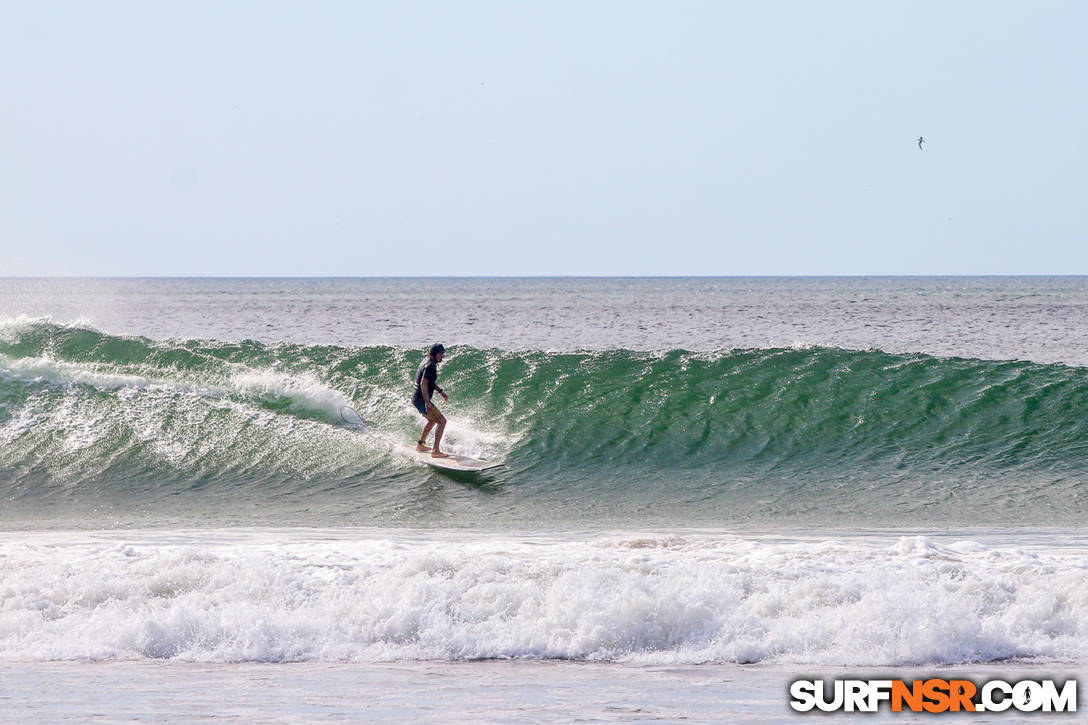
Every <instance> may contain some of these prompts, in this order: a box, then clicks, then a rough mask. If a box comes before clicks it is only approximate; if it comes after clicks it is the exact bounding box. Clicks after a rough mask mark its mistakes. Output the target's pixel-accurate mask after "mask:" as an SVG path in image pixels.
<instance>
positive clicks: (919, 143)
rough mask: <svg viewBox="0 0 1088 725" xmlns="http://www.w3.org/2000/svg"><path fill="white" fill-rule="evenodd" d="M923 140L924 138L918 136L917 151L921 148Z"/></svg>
mask: <svg viewBox="0 0 1088 725" xmlns="http://www.w3.org/2000/svg"><path fill="white" fill-rule="evenodd" d="M925 142H926V140H925V139H924V138H922V137H921V136H919V137H918V150H919V151H921V150H922V144H924V143H925Z"/></svg>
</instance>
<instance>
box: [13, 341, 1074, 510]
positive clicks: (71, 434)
mask: <svg viewBox="0 0 1088 725" xmlns="http://www.w3.org/2000/svg"><path fill="white" fill-rule="evenodd" d="M421 355H422V353H421V352H420V351H417V350H409V349H403V348H393V347H367V348H342V347H334V346H306V345H298V344H287V343H281V344H274V345H265V344H260V343H256V342H249V341H243V342H236V343H219V342H213V341H201V340H188V341H165V342H154V341H151V340H147V339H143V338H127V337H117V336H111V335H107V334H104V333H101V332H98V331H95V330H92V329H85V328H79V327H68V326H60V325H54V324H51V323H48V322H40V321H38V322H27V323H24V324H19V325H12V326H9V327H7V328H5V329H4V330H3V331H2V333H0V495H3V497H4V499H5V500H7V501H8V502H9V504H10V505H12V506H21V507H22V508H23V509H25V510H42V508H43V507H47V506H60V507H62V508H63V507H64V506H67V507H74V506H77V505H84V506H102V507H103V510H104V511H106V512H107V513H106V514H104V515H114V514H115V513H116V511H118V510H119V509H123V510H125V511H132V510H146V511H147V512H148V515H149V516H156V515H158V512H161V511H166V510H169V511H171V512H173V513H172V514H171V515H179V516H180V515H184V514H180V513H178V512H179V511H190V512H192V511H200V512H201V514H200V515H201V516H204V515H208V514H209V513H212V514H214V515H216V516H219V517H220V519H222V517H223V516H227V517H228V518H229V517H235V518H237V519H238V520H250V518H252V517H254V516H256V517H258V519H259V516H258V513H259V512H260V511H266V510H267V511H272V510H275V511H278V512H280V513H281V514H282V513H283V512H284V511H290V512H294V514H293V515H296V517H303V518H305V517H306V516H311V515H312V517H313V520H325V519H326V518H328V519H335V520H336V521H339V522H342V521H349V522H359V523H375V522H377V523H402V522H408V523H413V524H419V523H424V524H426V523H433V522H438V521H442V522H449V521H451V520H452V521H464V522H469V523H471V522H477V521H483V522H506V523H511V524H518V523H522V524H532V523H534V522H539V521H541V520H548V521H549V522H551V523H552V524H554V523H555V522H556V521H559V522H562V521H571V522H586V521H592V522H597V523H600V522H612V523H617V522H625V521H631V520H638V521H641V522H644V523H645V522H653V521H661V522H662V523H665V522H668V523H671V524H676V523H678V522H679V523H690V524H692V525H704V524H738V523H744V524H750V525H761V524H762V523H768V524H769V523H776V524H782V523H791V522H793V523H797V524H803V525H813V524H816V525H821V524H828V525H831V524H835V525H838V524H843V523H846V524H850V525H859V526H864V525H870V524H872V525H885V524H895V525H913V524H922V523H932V522H943V523H948V522H958V523H962V524H971V523H979V524H982V523H1009V524H1015V523H1029V522H1030V523H1054V524H1057V525H1064V524H1075V523H1083V521H1084V518H1085V510H1086V508H1088V506H1086V504H1085V492H1086V491H1088V488H1086V485H1085V479H1086V474H1085V471H1086V464H1088V423H1086V422H1085V419H1084V416H1083V414H1082V413H1081V411H1082V410H1084V409H1085V403H1088V371H1086V370H1085V369H1082V368H1071V367H1065V366H1060V365H1040V364H1033V363H1027V362H1003V361H982V360H965V359H939V358H933V357H928V356H922V355H891V354H886V353H883V352H879V351H851V350H841V349H828V348H809V349H773V350H734V351H728V352H719V353H714V354H707V353H689V352H684V351H671V352H667V353H657V354H653V353H635V352H630V351H623V350H617V351H610V352H604V353H562V354H560V353H547V352H532V353H510V352H503V351H498V350H479V349H472V348H464V347H460V348H458V347H453V348H451V350H450V352H449V353H448V357H447V359H446V360H445V361H444V362H443V364H442V365H441V368H440V377H439V380H440V384H441V385H442V386H443V387H444V388H445V389H446V390H447V391H448V392H449V393H450V395H451V402H450V404H449V405H443V406H442V407H443V409H444V411H445V412H446V414H447V417H448V418H449V419H450V425H449V430H448V434H447V436H448V446H447V447H449V448H451V449H452V450H455V451H458V452H465V453H468V454H470V455H476V456H478V457H483V458H491V459H501V460H503V461H505V462H506V464H507V468H505V469H501V471H500V473H498V474H496V475H495V476H492V477H490V478H488V479H486V480H485V481H483V482H479V481H467V482H463V481H456V480H451V479H448V478H445V477H441V476H438V475H437V474H434V473H432V472H431V471H430V470H429V469H426V468H423V467H420V466H419V465H418V464H416V463H414V462H413V461H412V460H411V458H410V457H409V456H407V455H406V454H405V449H406V446H407V445H409V444H410V443H411V442H412V441H414V439H415V437H416V435H417V432H418V427H419V416H418V414H417V413H416V412H415V411H414V410H413V409H412V408H411V407H410V406H409V403H408V399H409V395H410V390H411V383H410V377H411V374H412V372H413V371H414V369H415V366H416V364H417V363H418V361H419V359H420V357H421ZM343 405H351V406H353V407H355V408H356V409H357V410H358V411H359V412H360V413H361V414H362V416H363V417H364V418H365V419H366V420H367V422H368V423H369V424H370V425H371V426H372V427H373V429H374V432H373V433H371V434H361V433H359V432H358V431H356V430H353V429H351V428H350V427H348V426H345V425H344V424H343V423H342V421H341V418H340V414H339V411H340V408H341V406H343ZM436 490H438V491H439V492H438V493H437V494H436V493H435V491H436ZM442 491H446V492H448V494H447V495H442ZM164 507H165V508H164ZM303 512H307V513H305V515H304V513H303ZM269 515H270V516H271V514H269ZM247 517H249V518H247ZM322 517H325V518H322Z"/></svg>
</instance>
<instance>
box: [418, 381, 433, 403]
mask: <svg viewBox="0 0 1088 725" xmlns="http://www.w3.org/2000/svg"><path fill="white" fill-rule="evenodd" d="M419 391H420V392H421V393H423V402H424V403H425V404H426V405H427V408H428V409H430V407H431V405H432V403H431V381H430V380H428V379H427V378H423V379H422V380H420V381H419Z"/></svg>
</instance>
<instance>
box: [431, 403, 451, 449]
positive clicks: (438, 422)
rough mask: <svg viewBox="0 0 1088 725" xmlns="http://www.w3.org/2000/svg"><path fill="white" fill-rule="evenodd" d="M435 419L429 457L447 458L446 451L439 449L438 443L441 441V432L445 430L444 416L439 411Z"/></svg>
mask: <svg viewBox="0 0 1088 725" xmlns="http://www.w3.org/2000/svg"><path fill="white" fill-rule="evenodd" d="M436 417H437V420H436V421H435V424H436V426H437V427H436V428H435V431H434V447H433V448H432V449H431V458H449V457H450V456H449V454H448V453H443V452H442V451H441V450H440V449H439V444H441V443H442V432H443V431H444V430H446V416H444V415H442V414H441V413H439V414H438V415H437V416H436Z"/></svg>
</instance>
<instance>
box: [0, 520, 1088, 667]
mask: <svg viewBox="0 0 1088 725" xmlns="http://www.w3.org/2000/svg"><path fill="white" fill-rule="evenodd" d="M55 536H60V535H55ZM138 538H139V535H130V538H129V540H128V541H126V539H125V535H124V534H106V535H103V534H97V535H88V536H85V537H82V539H76V540H73V539H72V538H70V537H69V538H68V539H67V540H66V541H65V542H64V546H61V547H58V546H56V544H57V542H56V541H49V540H43V539H42V538H41V537H40V536H39V538H38V539H36V540H35V541H34V542H32V543H27V542H24V543H23V544H22V545H21V546H19V547H12V548H11V552H12V553H11V554H10V555H9V557H8V565H7V566H6V567H5V569H4V574H3V579H2V580H0V587H2V589H3V591H4V592H5V606H4V608H3V609H2V610H0V659H3V660H7V661H52V660H72V659H142V658H157V659H178V660H185V661H201V662H239V661H252V662H288V661H292V662H293V661H329V662H332V661H367V662H380V661H399V660H443V661H445V660H463V659H481V658H525V659H541V658H555V659H565V660H576V661H615V662H634V663H647V664H649V663H705V662H776V663H793V664H820V665H858V666H885V665H887V666H892V665H922V664H931V665H944V664H956V663H966V662H986V661H995V660H1003V659H1009V658H1041V659H1044V660H1059V659H1060V660H1074V661H1088V583H1086V582H1088V577H1086V576H1085V574H1086V573H1088V551H1085V550H1084V549H1067V550H1064V551H1043V552H1040V551H1025V550H1022V549H1013V548H1005V547H991V546H985V545H982V544H979V543H974V542H970V541H961V542H954V543H938V542H936V541H933V540H931V539H927V538H924V537H904V538H901V539H900V540H898V541H897V542H894V543H890V542H888V541H883V542H877V541H869V540H863V539H852V540H816V539H813V540H806V541H788V540H782V539H774V538H741V537H736V536H730V535H707V534H691V535H683V536H676V535H672V536H659V535H654V534H649V535H641V536H637V537H631V536H627V535H610V536H597V537H595V538H592V539H589V540H584V541H574V540H559V539H543V538H541V537H537V538H535V539H515V538H509V537H495V536H473V535H468V534H463V535H460V536H456V537H443V536H435V535H412V534H411V533H410V532H400V533H399V534H398V535H397V537H396V538H379V537H373V538H369V537H368V538H363V539H356V540H349V539H347V538H344V537H342V536H341V537H337V536H324V535H322V536H310V535H300V534H298V533H297V532H292V533H268V532H265V533H261V534H239V533H238V532H236V531H231V532H226V531H224V532H214V531H211V532H204V533H201V534H199V535H193V534H177V533H174V534H169V533H167V534H153V535H151V536H149V537H146V538H145V540H143V541H140V540H138ZM133 539H137V540H133ZM156 539H158V540H156Z"/></svg>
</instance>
